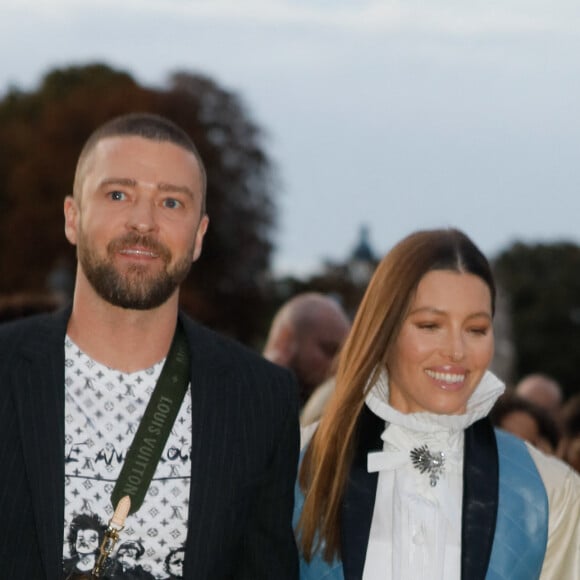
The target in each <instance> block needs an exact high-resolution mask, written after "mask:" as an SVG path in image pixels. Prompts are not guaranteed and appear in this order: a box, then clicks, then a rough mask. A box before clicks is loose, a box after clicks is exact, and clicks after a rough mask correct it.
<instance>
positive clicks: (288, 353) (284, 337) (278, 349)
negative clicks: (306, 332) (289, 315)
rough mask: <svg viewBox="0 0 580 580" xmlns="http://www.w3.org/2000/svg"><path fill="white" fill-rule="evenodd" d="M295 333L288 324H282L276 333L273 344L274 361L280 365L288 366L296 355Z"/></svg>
mask: <svg viewBox="0 0 580 580" xmlns="http://www.w3.org/2000/svg"><path fill="white" fill-rule="evenodd" d="M297 347H298V344H297V341H296V333H295V332H294V329H293V328H292V327H291V326H290V325H284V326H283V327H282V328H281V329H280V332H279V334H278V337H277V340H276V344H275V345H274V348H273V350H274V352H275V353H276V355H275V357H276V359H277V360H275V361H274V362H276V363H278V364H279V365H282V366H286V367H287V366H290V365H291V363H292V360H293V359H294V357H295V356H296V351H297Z"/></svg>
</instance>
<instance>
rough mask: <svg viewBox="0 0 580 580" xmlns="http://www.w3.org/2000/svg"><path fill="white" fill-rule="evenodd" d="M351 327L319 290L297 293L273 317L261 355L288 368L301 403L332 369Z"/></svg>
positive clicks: (337, 307)
mask: <svg viewBox="0 0 580 580" xmlns="http://www.w3.org/2000/svg"><path fill="white" fill-rule="evenodd" d="M349 329H350V320H349V318H348V316H347V314H346V312H345V311H344V309H343V308H342V307H341V306H340V304H338V302H337V301H336V300H334V299H333V298H331V297H329V296H326V295H324V294H321V293H318V292H306V293H303V294H298V295H296V296H294V297H293V298H291V299H290V300H289V301H288V302H286V303H285V304H283V305H282V307H281V308H280V310H278V312H277V313H276V315H275V316H274V319H273V321H272V325H271V327H270V332H269V335H268V338H267V340H266V345H265V347H264V352H263V354H264V357H265V358H267V359H268V360H270V361H272V362H274V363H276V364H278V365H280V366H283V367H286V368H289V369H291V370H292V371H294V374H295V375H296V377H297V379H298V383H299V387H300V391H299V394H300V404H301V406H303V405H304V404H305V403H306V401H307V400H308V398H309V397H310V395H311V394H312V392H313V391H314V389H316V387H317V386H318V385H320V384H321V383H323V382H324V381H325V380H326V379H327V378H328V377H329V375H330V374H331V372H332V363H333V361H334V358H335V356H336V354H337V353H338V351H339V349H340V347H341V346H342V343H343V341H344V339H345V338H346V335H347V333H348V331H349Z"/></svg>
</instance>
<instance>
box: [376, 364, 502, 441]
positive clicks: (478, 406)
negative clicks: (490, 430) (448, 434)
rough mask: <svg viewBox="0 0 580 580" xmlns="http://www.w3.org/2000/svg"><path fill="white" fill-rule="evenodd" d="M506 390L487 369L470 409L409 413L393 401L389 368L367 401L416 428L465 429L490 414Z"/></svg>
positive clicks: (392, 420) (396, 420)
mask: <svg viewBox="0 0 580 580" xmlns="http://www.w3.org/2000/svg"><path fill="white" fill-rule="evenodd" d="M504 390H505V385H504V384H503V383H502V382H501V381H500V380H499V379H498V378H497V377H496V376H495V375H494V374H493V373H491V372H490V371H487V372H486V373H485V374H484V376H483V378H482V379H481V382H480V383H479V385H478V386H477V388H476V389H475V391H474V392H473V394H472V395H471V397H470V398H469V401H468V402H467V411H466V412H465V413H464V414H463V415H438V414H436V413H408V414H407V413H401V412H400V411H397V410H396V409H394V408H393V407H391V405H390V404H389V377H388V374H387V371H386V370H383V372H382V373H381V374H380V375H379V378H378V379H377V381H376V382H375V384H374V385H372V387H371V388H370V391H369V393H368V395H367V397H366V404H367V406H368V408H369V409H370V410H371V411H372V412H373V413H374V414H375V415H377V416H378V417H380V418H381V419H384V420H385V421H387V422H388V423H391V424H393V425H399V426H401V427H405V428H406V429H410V430H413V431H420V432H424V433H425V432H426V433H430V432H433V431H441V430H445V431H463V430H465V429H467V428H468V427H469V426H470V425H472V424H473V423H475V421H478V420H479V419H481V418H482V417H485V416H486V415H488V414H489V412H490V411H491V408H492V407H493V405H494V404H495V402H496V401H497V399H498V397H499V396H500V395H501V394H502V393H503V392H504Z"/></svg>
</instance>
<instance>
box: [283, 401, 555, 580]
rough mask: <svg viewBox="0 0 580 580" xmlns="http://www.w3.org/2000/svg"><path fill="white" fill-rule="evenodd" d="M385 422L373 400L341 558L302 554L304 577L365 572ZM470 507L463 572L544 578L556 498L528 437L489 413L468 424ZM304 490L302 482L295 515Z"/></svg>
mask: <svg viewBox="0 0 580 580" xmlns="http://www.w3.org/2000/svg"><path fill="white" fill-rule="evenodd" d="M383 430H384V422H383V420H382V419H380V418H378V417H376V415H374V414H373V413H371V411H370V410H368V409H367V408H366V407H365V408H364V411H363V413H362V414H361V420H360V421H359V429H358V437H357V449H356V452H355V457H354V460H353V465H352V468H351V473H350V477H349V481H348V484H347V489H346V492H345V497H344V500H343V506H342V513H341V519H342V529H341V555H342V559H341V560H335V561H334V562H332V563H330V564H329V563H328V562H326V561H324V559H323V558H322V555H321V554H320V553H317V554H315V555H314V557H313V558H312V560H311V561H310V562H309V563H307V562H306V561H305V560H304V559H303V558H302V559H301V562H300V579H301V580H361V579H362V575H363V569H364V563H365V556H366V547H367V544H368V539H369V533H370V526H371V520H372V514H373V509H374V500H375V494H376V487H377V480H378V474H377V473H368V471H367V469H366V457H367V454H368V452H369V451H372V450H374V449H379V448H381V443H382V441H381V439H380V435H381V433H382V431H383ZM464 454H465V456H464V471H463V482H464V483H463V514H462V532H461V533H462V538H461V540H462V546H463V548H462V554H461V578H462V580H533V579H535V578H539V576H540V571H541V568H542V563H543V560H544V554H545V551H546V543H547V536H548V498H547V495H546V490H545V488H544V484H543V482H542V480H541V478H540V475H539V473H538V471H537V469H536V466H535V464H534V462H533V460H532V458H531V456H530V454H529V453H528V451H527V448H526V446H525V444H524V443H523V441H520V440H519V439H517V438H515V437H513V436H511V435H508V434H507V433H505V432H503V431H499V430H498V431H494V429H493V427H492V426H491V424H490V422H489V420H488V419H487V418H486V419H481V420H480V421H477V422H476V423H475V424H473V425H472V426H471V427H470V428H469V429H467V430H466V432H465V451H464ZM303 503H304V497H303V495H302V492H301V490H300V488H299V486H298V485H297V486H296V493H295V513H294V523H295V525H296V523H297V522H298V518H299V517H300V513H301V510H302V506H303Z"/></svg>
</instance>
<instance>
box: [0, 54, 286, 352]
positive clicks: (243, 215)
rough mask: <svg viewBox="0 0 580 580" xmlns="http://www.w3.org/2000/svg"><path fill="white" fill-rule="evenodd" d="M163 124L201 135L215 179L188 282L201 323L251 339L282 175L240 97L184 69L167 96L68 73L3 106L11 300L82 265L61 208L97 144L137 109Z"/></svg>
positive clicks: (0, 232)
mask: <svg viewBox="0 0 580 580" xmlns="http://www.w3.org/2000/svg"><path fill="white" fill-rule="evenodd" d="M131 111H148V112H153V113H158V114H161V115H164V116H166V117H168V118H170V119H172V120H173V121H175V122H176V123H177V124H179V125H180V126H182V127H183V128H184V129H185V130H186V131H187V132H188V133H189V134H190V136H191V137H192V138H193V140H194V142H195V143H196V146H197V147H198V149H199V151H200V154H201V156H202V158H203V159H204V162H205V165H206V170H207V174H208V200H207V209H208V214H209V216H210V228H209V230H208V233H207V236H206V241H205V245H204V251H203V253H202V257H201V259H200V260H199V262H198V263H197V264H196V265H195V266H194V269H193V272H192V274H191V275H190V276H189V278H188V280H187V282H186V283H185V285H184V288H183V292H182V299H183V304H184V306H185V307H186V309H188V310H189V311H190V312H191V313H192V314H193V315H194V316H196V317H197V318H198V319H199V320H201V321H203V322H205V323H206V324H209V325H210V326H213V327H214V328H216V329H218V330H220V331H222V332H225V333H228V334H230V335H233V336H236V337H237V338H239V339H241V340H243V341H246V342H252V341H253V340H254V339H255V338H256V333H257V332H259V331H260V330H261V324H262V321H259V320H258V319H257V317H256V316H255V312H256V310H259V309H260V305H261V304H262V301H263V299H264V296H263V287H262V286H263V284H262V281H263V280H264V278H265V275H266V274H267V272H268V270H269V264H270V256H271V251H272V241H271V236H272V232H273V227H274V223H275V203H274V190H275V180H274V172H273V169H272V166H271V163H270V161H269V159H268V156H267V154H266V152H265V150H264V147H263V143H262V141H263V134H262V131H261V130H260V128H259V127H258V126H257V125H256V124H255V123H254V122H253V121H252V120H251V119H250V118H249V115H248V112H247V111H246V110H245V108H244V105H243V103H242V101H241V99H240V97H239V96H238V95H236V94H235V93H233V92H230V91H228V90H226V89H224V88H222V87H220V86H218V85H217V84H216V83H215V82H214V81H212V80H211V79H209V78H207V77H205V76H200V75H194V74H189V73H185V72H180V73H176V74H174V75H173V76H172V77H171V78H170V80H169V82H168V86H167V87H163V88H151V87H144V86H140V85H139V84H138V83H137V82H136V81H135V80H134V79H133V78H132V77H131V76H130V75H129V74H128V73H126V72H124V71H119V70H115V69H113V68H110V67H109V66H106V65H103V64H92V65H87V66H81V67H70V68H65V69H57V70H53V71H51V72H50V73H48V74H47V75H46V76H45V77H44V79H43V80H42V82H41V84H40V86H39V87H38V89H37V90H35V91H32V92H28V93H27V92H22V91H19V90H17V89H12V90H10V91H9V92H8V93H7V94H6V95H5V97H4V98H3V99H2V100H1V101H0V151H1V152H2V155H1V156H0V272H2V276H1V277H0V293H12V292H18V291H42V290H43V289H45V287H46V284H47V280H48V278H49V275H50V273H51V271H53V270H54V268H55V267H57V266H58V265H59V264H62V263H66V264H67V265H68V267H70V268H71V269H72V268H73V267H74V250H73V249H72V248H71V247H70V246H69V245H68V243H67V242H66V239H65V237H64V233H63V217H62V201H63V199H64V196H65V195H67V194H69V193H70V192H71V189H72V181H73V175H74V168H75V164H76V159H77V156H78V153H79V152H80V149H81V147H82V145H83V143H84V141H85V139H86V138H87V137H88V135H89V134H90V133H91V132H92V131H93V130H94V129H95V128H96V127H97V126H98V125H100V124H102V123H103V122H104V121H106V120H107V119H109V118H111V117H113V116H116V115H119V114H123V113H127V112H131Z"/></svg>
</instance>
